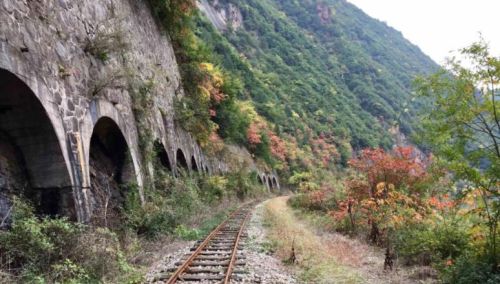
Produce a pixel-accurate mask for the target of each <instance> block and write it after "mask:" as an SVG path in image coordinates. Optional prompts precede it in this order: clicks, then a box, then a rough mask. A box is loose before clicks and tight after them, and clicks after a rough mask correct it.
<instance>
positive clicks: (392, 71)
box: [197, 0, 436, 160]
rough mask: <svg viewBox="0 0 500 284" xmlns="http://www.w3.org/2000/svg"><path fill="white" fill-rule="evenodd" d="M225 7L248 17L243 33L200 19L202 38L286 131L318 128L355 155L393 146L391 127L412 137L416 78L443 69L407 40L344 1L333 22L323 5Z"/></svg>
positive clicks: (334, 9) (335, 6)
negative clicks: (410, 104)
mask: <svg viewBox="0 0 500 284" xmlns="http://www.w3.org/2000/svg"><path fill="white" fill-rule="evenodd" d="M220 2H221V4H220V5H222V6H224V5H226V4H227V3H232V4H234V5H236V6H237V7H238V8H239V9H240V10H241V12H242V14H243V18H244V25H243V27H242V28H239V29H237V30H232V29H229V30H228V31H226V32H225V33H224V34H223V35H220V34H219V33H217V32H216V31H215V30H214V29H213V27H211V26H210V24H209V23H208V22H206V21H204V20H198V22H197V24H198V30H199V32H198V35H199V37H200V38H202V39H203V40H204V42H205V43H206V44H207V45H208V46H209V48H210V49H211V50H213V52H214V53H215V55H214V58H215V59H216V60H217V61H215V62H218V63H220V64H221V65H222V66H223V67H224V68H225V69H226V70H227V72H231V73H232V74H233V75H234V76H239V77H240V78H241V82H242V83H243V84H244V89H245V91H246V92H245V93H241V94H240V96H243V98H245V99H247V98H248V97H250V98H252V100H253V101H254V103H255V105H256V107H257V110H258V112H259V113H260V114H262V115H263V116H265V117H266V118H267V119H268V120H269V121H270V122H272V123H274V124H276V125H278V126H279V127H280V131H284V132H285V133H289V134H291V135H296V134H297V132H298V131H300V130H303V129H312V130H313V131H314V133H313V135H315V136H318V135H320V133H324V134H325V135H327V136H329V135H334V136H337V137H338V138H339V139H338V141H337V144H341V141H340V140H341V139H340V138H345V139H347V140H348V141H350V142H351V144H352V145H353V147H355V148H361V147H367V146H376V145H382V146H384V147H389V146H390V145H391V141H390V138H389V137H390V135H388V133H387V132H385V131H384V130H383V128H386V127H387V126H392V123H399V124H401V125H402V129H403V130H404V131H406V132H411V129H412V126H411V114H412V113H413V110H412V108H410V113H405V112H404V110H403V105H402V104H399V103H398V102H403V101H409V98H410V93H411V92H410V91H411V90H410V85H411V81H412V80H413V76H415V75H416V74H419V73H428V72H429V71H430V70H432V69H434V68H436V65H435V64H434V63H433V62H432V61H431V60H430V59H429V58H428V57H426V56H425V55H423V54H422V53H421V52H420V51H419V50H418V48H417V47H415V46H413V45H411V44H410V43H409V42H407V41H406V40H404V39H403V38H402V36H401V34H400V33H398V32H396V31H394V30H393V29H391V28H389V27H387V26H386V25H385V24H383V23H381V22H378V21H376V20H373V19H370V18H369V17H367V16H366V15H365V14H363V13H362V12H361V11H360V10H358V9H356V8H355V7H354V6H352V5H350V4H348V3H346V2H344V1H326V3H325V4H326V5H327V6H328V7H329V8H330V9H331V13H332V15H331V20H329V21H327V22H322V21H321V19H319V17H318V16H317V3H318V1H307V2H305V3H303V2H300V1H279V0H265V1H257V0H250V1H241V0H225V1H220ZM324 2H325V1H322V3H324ZM381 35H383V37H382V36H381ZM388 38H390V40H388ZM389 42H390V43H389ZM402 58H404V59H403V60H402ZM379 117H383V118H384V120H385V122H379V120H378V118H379ZM386 123H387V124H386ZM340 133H342V135H345V136H344V137H342V136H340V135H337V134H340ZM339 136H340V137H339ZM300 146H301V147H302V146H305V145H304V144H301V145H300ZM343 150H344V155H346V154H347V153H346V151H345V150H346V149H345V147H344V149H343ZM345 159H346V158H344V160H345Z"/></svg>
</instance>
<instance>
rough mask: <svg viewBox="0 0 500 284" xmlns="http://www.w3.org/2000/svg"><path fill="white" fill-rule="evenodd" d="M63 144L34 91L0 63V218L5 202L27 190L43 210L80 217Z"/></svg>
mask: <svg viewBox="0 0 500 284" xmlns="http://www.w3.org/2000/svg"><path fill="white" fill-rule="evenodd" d="M65 147H66V145H64V144H63V145H61V144H60V143H59V139H58V138H57V135H56V132H55V129H54V126H53V124H52V121H51V120H50V118H49V116H48V114H47V111H46V110H45V108H44V106H43V105H42V103H41V102H40V101H39V99H38V98H37V97H36V95H35V94H34V93H33V92H32V90H31V89H30V88H29V87H28V86H27V85H26V84H25V83H24V82H23V81H22V80H21V79H19V78H18V77H17V76H16V75H14V74H13V73H11V72H9V71H7V70H4V69H1V68H0V193H1V195H0V217H2V215H3V213H2V211H3V208H2V207H4V206H2V204H3V205H6V204H8V203H10V201H9V200H10V199H11V197H12V196H13V195H24V196H26V197H28V198H30V199H31V201H32V202H33V204H34V205H35V208H36V209H37V211H38V213H40V214H42V215H65V216H68V217H70V218H71V219H75V218H76V213H75V207H74V201H73V195H72V184H71V178H70V174H69V171H68V167H67V165H66V162H65V159H64V155H63V151H65V150H66V148H65ZM0 219H2V218H0Z"/></svg>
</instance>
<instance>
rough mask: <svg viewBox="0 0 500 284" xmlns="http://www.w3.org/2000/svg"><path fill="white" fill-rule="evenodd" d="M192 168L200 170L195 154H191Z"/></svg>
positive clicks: (196, 170)
mask: <svg viewBox="0 0 500 284" xmlns="http://www.w3.org/2000/svg"><path fill="white" fill-rule="evenodd" d="M191 168H192V169H193V171H195V172H198V164H197V163H196V159H195V158H194V156H191Z"/></svg>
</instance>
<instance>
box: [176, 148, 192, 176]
mask: <svg viewBox="0 0 500 284" xmlns="http://www.w3.org/2000/svg"><path fill="white" fill-rule="evenodd" d="M176 159H177V163H176V164H177V167H180V168H183V169H184V170H186V171H187V170H189V167H188V164H187V161H186V156H185V155H184V152H182V150H181V149H177V153H176Z"/></svg>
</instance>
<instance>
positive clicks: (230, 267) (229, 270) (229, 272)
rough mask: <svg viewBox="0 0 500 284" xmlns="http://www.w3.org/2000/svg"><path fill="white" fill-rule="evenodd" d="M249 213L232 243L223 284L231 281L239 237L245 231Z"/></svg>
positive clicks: (249, 212)
mask: <svg viewBox="0 0 500 284" xmlns="http://www.w3.org/2000/svg"><path fill="white" fill-rule="evenodd" d="M251 213H252V211H251V210H250V211H248V213H247V215H246V216H245V219H243V222H241V227H240V230H239V232H238V235H237V237H236V240H235V241H234V247H233V252H232V254H231V260H230V261H229V265H228V266H227V271H226V277H224V284H228V283H229V281H230V279H231V275H232V274H233V269H234V264H235V263H236V255H237V254H238V246H239V243H240V239H241V235H242V234H243V230H244V229H245V224H246V222H247V220H248V218H250V215H251Z"/></svg>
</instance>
